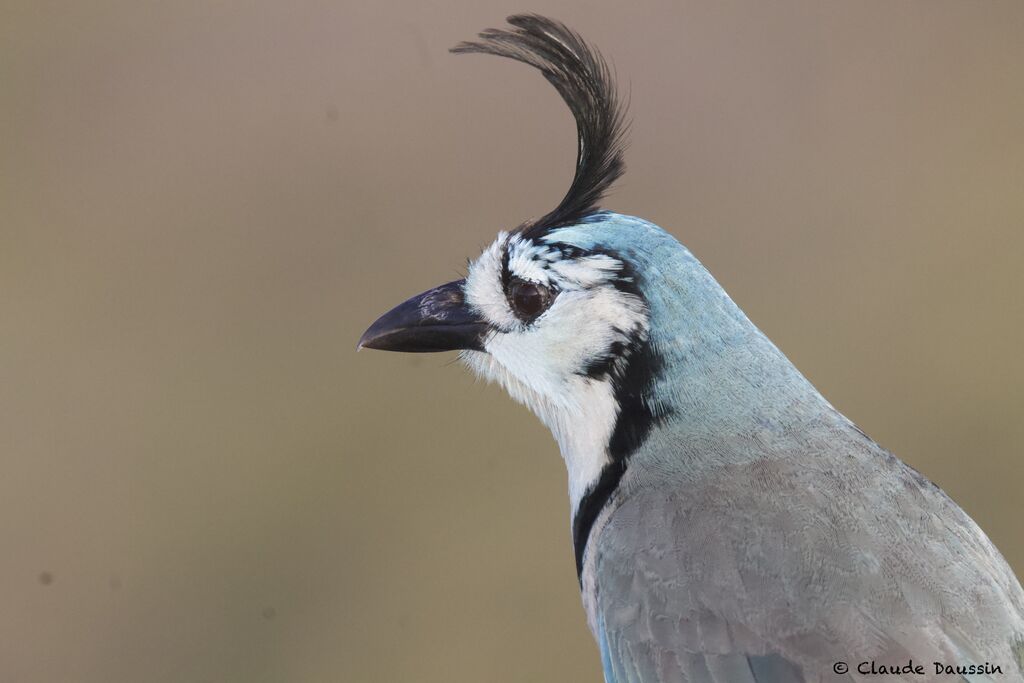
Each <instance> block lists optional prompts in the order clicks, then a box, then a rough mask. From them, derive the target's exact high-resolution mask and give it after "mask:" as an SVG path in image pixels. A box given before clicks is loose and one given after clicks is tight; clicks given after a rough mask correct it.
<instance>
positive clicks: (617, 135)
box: [451, 14, 626, 235]
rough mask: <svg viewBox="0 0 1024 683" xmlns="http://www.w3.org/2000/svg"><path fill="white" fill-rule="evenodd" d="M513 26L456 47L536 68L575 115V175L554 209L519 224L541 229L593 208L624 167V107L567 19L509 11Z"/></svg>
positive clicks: (608, 74) (526, 229)
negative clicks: (564, 20) (523, 223)
mask: <svg viewBox="0 0 1024 683" xmlns="http://www.w3.org/2000/svg"><path fill="white" fill-rule="evenodd" d="M507 21H508V23H509V24H511V25H512V26H513V27H514V28H513V29H493V28H492V29H487V30H486V31H483V32H482V33H480V40H479V41H478V42H464V43H459V44H458V45H456V46H455V47H453V48H452V49H451V51H452V52H455V53H465V52H478V53H484V54H491V55H498V56H499V57H508V58H509V59H514V60H516V61H519V62H523V63H524V64H529V65H530V66H532V67H534V68H535V69H538V70H539V71H540V72H541V73H542V74H544V77H545V78H547V79H548V81H549V82H550V83H551V84H552V85H553V86H555V89H556V90H557V91H558V94H559V95H561V96H562V99H563V100H565V103H566V104H567V105H568V106H569V109H570V111H572V115H573V117H574V118H575V119H576V133H577V140H578V148H577V152H576V175H575V176H574V177H573V179H572V185H571V186H570V187H569V191H568V192H566V193H565V197H563V198H562V201H561V203H559V205H558V206H557V207H555V209H554V211H551V212H550V213H548V214H546V215H545V216H543V217H542V218H540V219H538V220H536V221H533V222H531V223H529V224H527V225H526V226H524V228H523V230H524V232H525V233H526V234H528V235H529V234H531V233H541V232H544V231H546V230H548V229H550V228H554V227H558V226H562V225H570V224H572V223H575V222H578V221H579V220H580V219H582V218H583V217H585V216H587V215H588V214H590V213H593V212H594V211H596V210H597V208H598V206H597V205H598V202H600V201H601V198H602V197H603V196H604V194H605V192H607V191H608V189H609V188H610V187H611V185H612V183H614V182H615V180H616V179H617V178H618V177H619V176H621V175H622V173H623V171H625V164H624V162H623V160H622V152H623V147H624V145H625V130H626V125H625V118H624V107H622V106H621V105H620V103H619V101H618V97H617V95H616V91H615V83H614V81H613V80H612V77H611V72H610V70H609V69H608V64H607V63H606V62H605V61H604V59H603V58H602V57H601V55H600V53H599V52H598V51H597V50H596V49H594V48H592V47H590V46H589V45H587V44H586V43H585V42H584V41H583V39H582V38H581V37H580V36H579V35H577V34H576V33H575V32H574V31H573V30H572V29H570V28H569V27H567V26H566V25H565V24H562V23H560V22H557V21H555V20H553V19H548V18H546V17H542V16H539V15H536V14H517V15H515V16H511V17H508V19H507Z"/></svg>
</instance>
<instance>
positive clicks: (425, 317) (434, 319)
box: [356, 280, 487, 353]
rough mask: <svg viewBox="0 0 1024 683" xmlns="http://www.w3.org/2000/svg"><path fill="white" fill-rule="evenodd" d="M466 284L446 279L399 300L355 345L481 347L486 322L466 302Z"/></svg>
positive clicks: (419, 350)
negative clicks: (403, 300) (406, 299)
mask: <svg viewBox="0 0 1024 683" xmlns="http://www.w3.org/2000/svg"><path fill="white" fill-rule="evenodd" d="M465 284H466V281H465V280H456V281H455V282H449V283H448V284H446V285H441V286H440V287H435V288H434V289H431V290H430V291H427V292H423V293H422V294H420V295H418V296H414V297H413V298H411V299H409V300H408V301H406V302H404V303H401V304H398V305H397V306H395V307H394V308H392V309H391V310H390V311H388V312H387V313H385V314H384V315H382V316H381V317H380V318H378V319H377V322H375V323H373V324H372V325H370V329H368V330H366V332H364V333H363V336H362V337H361V338H360V339H359V344H358V345H357V346H356V349H357V350H358V349H361V348H363V347H366V348H368V349H380V350H381V351H405V352H411V353H426V352H433V351H456V350H461V349H471V350H474V351H483V338H484V333H485V332H486V331H487V323H485V322H484V321H483V320H481V319H480V316H478V315H476V314H475V313H473V312H472V311H470V310H469V307H467V306H466V299H465V295H464V294H463V287H464V285H465Z"/></svg>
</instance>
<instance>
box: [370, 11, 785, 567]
mask: <svg viewBox="0 0 1024 683" xmlns="http://www.w3.org/2000/svg"><path fill="white" fill-rule="evenodd" d="M508 21H509V23H510V24H511V26H512V28H511V29H503V30H497V29H491V30H487V31H484V32H483V33H481V34H480V40H479V41H477V42H467V43H461V44H459V45H457V46H456V47H455V48H453V50H452V51H453V52H456V53H485V54H492V55H498V56H502V57H507V58H510V59H514V60H517V61H519V62H523V63H526V64H529V65H530V66H533V67H534V68H536V69H538V70H539V71H540V72H541V73H542V74H543V75H544V76H545V77H546V78H547V80H548V81H549V82H550V83H551V84H552V85H553V86H554V87H555V89H556V90H557V91H558V92H559V94H560V95H561V96H562V99H563V100H565V102H566V104H567V105H568V107H569V109H570V111H571V112H572V114H573V116H574V118H575V120H576V128H577V133H578V149H577V160H576V172H575V175H574V177H573V181H572V184H571V186H570V187H569V190H568V191H567V192H566V194H565V197H564V198H563V199H562V201H561V202H560V203H559V204H558V206H557V207H555V209H554V210H552V211H551V212H549V213H548V214H546V215H544V216H543V217H542V218H539V219H537V220H533V221H529V222H526V223H524V224H522V225H520V226H519V227H517V228H516V229H514V230H510V231H506V232H501V233H499V234H498V237H497V239H495V240H494V242H493V243H491V244H490V246H488V247H487V248H486V249H485V250H484V251H483V253H482V254H481V255H480V256H479V257H478V258H476V259H475V260H473V261H472V262H471V263H470V265H469V270H468V274H467V276H466V278H465V279H463V280H458V281H455V282H450V283H447V284H445V285H441V286H440V287H436V288H434V289H431V290H429V291H427V292H424V293H423V294H420V295H418V296H415V297H413V298H411V299H409V300H408V301H406V302H405V303H402V304H400V305H399V306H397V307H395V308H394V309H392V310H391V311H390V312H388V313H386V314H385V315H383V316H382V317H381V318H380V319H378V320H377V321H376V322H375V323H373V325H372V326H370V328H369V329H368V330H367V331H366V333H365V334H364V335H363V337H362V339H361V340H360V341H359V346H360V347H366V348H373V349H383V350H390V351H407V352H424V351H449V350H458V351H460V352H461V357H462V359H463V361H464V362H465V363H466V364H467V365H468V366H469V367H470V368H472V369H473V370H474V371H476V372H477V373H479V374H480V375H482V376H484V377H485V378H487V379H489V380H493V381H496V382H498V383H500V384H501V385H502V386H504V387H505V389H507V390H508V392H509V393H510V394H511V395H512V397H513V398H515V399H517V400H518V401H520V402H522V403H525V404H526V405H527V406H529V407H530V408H531V409H532V410H533V411H534V412H535V413H536V414H537V415H538V416H539V417H540V419H541V420H542V421H543V422H544V423H545V424H547V425H548V426H549V427H550V428H551V430H552V432H553V434H554V436H555V438H556V440H557V441H558V443H559V446H560V449H561V451H562V455H563V458H564V459H565V461H566V465H567V468H568V470H569V490H570V491H569V492H570V499H571V502H572V505H573V510H574V520H575V521H574V524H575V525H576V526H579V525H580V522H581V519H582V520H583V525H584V526H586V517H587V514H588V513H587V503H586V501H585V500H584V499H585V498H593V497H594V496H595V495H596V496H597V497H596V500H597V501H598V503H600V502H602V501H603V499H602V497H601V495H600V494H601V492H602V491H605V492H607V491H610V490H612V489H614V488H615V486H616V485H617V483H618V481H619V479H620V478H621V476H622V473H623V471H624V469H625V467H626V461H627V459H628V458H629V457H630V456H631V455H632V454H633V453H634V452H636V451H637V450H638V449H639V448H640V447H641V446H642V445H643V444H644V443H645V441H647V440H648V439H649V438H650V437H651V434H652V433H653V432H654V431H655V430H656V428H658V427H659V426H661V425H663V424H664V423H665V422H666V421H668V420H670V419H671V418H672V417H673V415H676V414H678V413H681V412H683V413H687V414H689V415H691V416H693V420H691V423H692V424H694V425H697V426H699V425H700V424H701V423H703V424H707V425H711V423H713V422H715V421H716V420H718V421H724V422H727V421H728V420H731V419H738V418H737V417H736V416H737V415H740V414H741V413H743V411H744V410H745V408H744V406H747V407H750V406H754V405H755V404H757V403H758V401H757V400H756V399H755V398H754V397H755V395H756V394H758V393H768V392H771V391H772V390H773V389H778V388H779V387H783V388H784V386H785V385H793V384H794V382H795V383H799V382H800V380H801V379H802V378H799V376H798V374H797V375H796V377H797V379H794V376H793V375H794V373H795V370H793V369H792V368H791V366H790V365H789V364H788V362H787V361H785V359H784V357H782V356H781V354H780V353H778V351H777V350H776V349H775V347H774V346H772V345H771V343H770V342H769V341H768V340H767V339H765V338H764V337H763V335H761V334H760V332H759V331H758V330H757V328H756V327H755V326H754V325H753V324H752V323H750V321H749V320H748V319H747V318H746V316H744V314H743V313H742V312H741V311H740V310H739V308H738V307H737V306H736V305H735V304H734V303H733V302H732V300H731V299H730V298H729V297H728V295H726V293H725V292H724V290H723V289H722V288H721V287H720V286H719V285H718V283H717V282H716V281H715V280H714V279H713V278H712V277H711V275H710V274H709V273H708V271H707V270H706V269H705V268H704V267H703V266H702V265H701V264H700V263H699V262H698V261H697V260H696V259H695V258H694V257H693V256H692V255H691V254H690V252H689V251H688V250H687V249H686V248H685V247H683V246H682V245H681V244H680V243H679V242H678V241H676V239H675V238H674V237H672V236H671V235H669V234H668V233H667V232H665V231H664V230H662V229H661V228H659V227H657V226H655V225H653V224H652V223H649V222H647V221H645V220H642V219H639V218H634V217H631V216H626V215H622V214H617V213H612V212H608V211H602V210H599V208H598V203H599V201H600V200H601V198H602V197H603V196H604V194H605V193H606V191H607V190H608V189H609V187H610V186H611V185H612V183H613V182H614V181H615V180H616V179H617V178H618V177H619V176H620V175H621V174H622V172H623V170H624V165H623V160H622V156H623V143H624V131H625V122H624V113H623V111H624V108H623V106H622V104H621V103H620V101H619V99H618V97H617V96H616V90H615V85H614V83H613V81H612V78H611V75H610V71H609V69H608V66H607V64H606V63H605V61H604V60H603V59H602V57H601V56H600V54H599V53H598V52H597V51H596V50H595V49H593V48H592V47H590V46H589V45H587V44H586V43H585V42H584V41H583V40H582V39H581V38H580V37H579V36H578V35H577V34H576V33H574V32H573V31H571V30H570V29H568V28H567V27H566V26H564V25H563V24H560V23H558V22H555V21H552V20H550V19H546V18H543V17H539V16H535V15H526V16H513V17H510V18H509V19H508ZM775 395H776V398H777V397H778V396H779V395H780V394H778V392H777V391H776V394H775ZM776 402H777V401H776ZM762 403H763V404H764V405H769V406H770V405H772V404H773V401H764V402H762ZM752 412H753V411H752V410H747V413H751V414H752ZM769 417H770V416H769ZM750 419H751V420H756V419H760V420H762V421H764V422H767V421H768V418H766V417H765V416H764V415H761V416H759V417H751V418H750ZM712 426H713V425H712ZM709 428H710V427H709ZM595 509H599V505H598V506H597V507H596V508H595ZM590 521H593V520H592V519H591V520H590ZM578 547H579V546H578ZM577 559H579V558H577Z"/></svg>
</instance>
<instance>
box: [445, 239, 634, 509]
mask: <svg viewBox="0 0 1024 683" xmlns="http://www.w3.org/2000/svg"><path fill="white" fill-rule="evenodd" d="M630 284H631V282H630V280H629V276H628V274H627V273H626V272H625V271H624V264H623V263H622V262H621V261H619V260H617V259H615V258H613V257H611V256H609V255H606V254H591V255H587V254H580V253H579V252H578V250H572V249H570V248H563V247H560V246H559V245H557V244H547V243H540V244H538V243H535V242H533V241H530V240H527V239H523V238H522V237H521V236H520V235H518V234H516V233H512V234H508V233H501V234H500V235H499V236H498V239H497V240H495V242H494V243H493V244H491V246H489V247H488V248H487V249H486V250H485V251H484V252H483V254H481V255H480V257H479V258H478V259H477V260H476V261H474V262H473V263H471V264H470V267H469V274H468V276H467V277H466V290H465V295H466V303H467V304H468V305H469V306H470V307H472V308H473V309H475V310H476V311H477V312H478V313H479V314H481V315H482V316H483V318H484V319H485V320H486V321H487V322H488V323H489V324H490V326H491V328H492V331H491V332H490V333H489V334H488V336H487V338H486V340H485V342H484V352H478V351H466V352H463V354H462V358H463V360H464V361H465V362H466V364H467V365H468V366H469V367H470V368H472V369H473V370H474V371H475V372H477V373H478V374H480V375H482V376H483V377H485V378H487V379H488V380H492V381H497V382H498V383H500V384H501V385H502V386H504V387H505V389H506V390H507V391H508V392H509V394H510V395H511V396H512V397H513V398H514V399H516V400H517V401H519V402H521V403H524V404H526V405H527V406H528V407H529V408H530V409H531V410H533V412H534V413H536V414H537V416H538V417H539V418H540V419H541V420H542V421H543V422H544V423H545V424H546V425H547V426H548V427H549V428H550V429H551V430H552V432H553V433H554V436H555V438H556V440H557V441H558V443H559V446H560V447H561V450H562V455H563V457H564V458H565V461H566V465H567V467H568V469H569V488H570V499H571V501H572V505H573V509H575V506H576V504H577V503H578V502H579V499H580V497H581V496H582V495H583V493H584V492H585V490H586V488H587V486H589V485H590V484H591V483H593V482H594V481H595V480H596V479H597V477H598V476H599V475H600V472H601V468H602V467H603V466H604V464H605V463H607V462H608V460H609V458H608V453H607V445H608V441H609V438H610V437H611V433H612V430H613V429H614V427H615V420H616V417H617V416H618V410H619V407H618V404H617V402H616V399H615V380H616V378H617V377H618V376H619V375H620V373H621V371H622V369H623V368H624V366H625V363H626V361H627V360H628V355H629V353H630V350H631V349H633V348H635V347H636V346H637V345H638V344H642V343H643V342H644V341H646V339H647V324H648V312H647V306H646V305H645V303H644V301H643V299H642V298H640V297H639V296H637V295H636V294H635V293H631V292H630V291H628V290H631V289H633V288H632V287H631V286H629V285H630ZM524 293H525V294H524ZM538 294H539V295H540V296H538ZM522 304H525V305H522ZM538 309H539V310H538Z"/></svg>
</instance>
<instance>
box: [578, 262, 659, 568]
mask: <svg viewBox="0 0 1024 683" xmlns="http://www.w3.org/2000/svg"><path fill="white" fill-rule="evenodd" d="M608 255H609V256H612V257H613V258H615V259H616V260H618V261H619V262H620V263H622V270H621V271H620V272H619V276H618V278H616V280H615V281H614V285H615V287H616V288H617V289H619V290H620V291H623V292H626V293H629V294H632V295H634V296H637V297H640V298H641V299H642V298H643V296H642V295H641V293H640V289H641V288H640V283H639V282H638V278H637V276H636V273H635V272H634V271H633V269H632V268H631V267H630V266H629V262H628V261H626V260H625V259H623V258H622V257H621V256H619V255H617V254H613V253H609V254H608ZM662 365H663V363H662V359H661V357H660V356H659V355H658V354H657V353H655V351H654V349H652V348H651V345H650V342H649V341H648V340H646V339H644V340H639V339H635V340H634V341H632V342H631V343H630V344H619V346H616V345H615V344H613V345H612V346H611V347H610V348H609V350H608V352H607V353H605V354H602V356H600V358H599V359H597V360H595V361H593V362H592V363H591V364H590V365H588V366H587V368H585V370H584V373H583V374H586V375H587V376H588V377H591V378H592V379H602V378H606V377H607V378H610V381H611V383H612V388H613V391H614V396H615V401H616V403H617V404H618V406H619V414H618V417H617V418H616V420H615V428H614V429H613V430H612V436H611V439H610V440H609V442H608V455H609V456H610V458H611V462H609V463H608V464H607V465H605V468H604V470H602V472H601V476H600V477H599V478H598V480H597V482H596V483H595V484H594V485H593V486H591V487H590V488H589V489H588V490H587V492H586V493H585V494H584V495H583V498H582V499H581V500H580V504H579V507H578V508H577V509H576V515H575V516H574V518H573V546H574V548H575V551H576V575H577V577H578V578H579V579H580V582H581V583H582V581H583V559H584V556H585V552H586V549H587V541H588V540H589V537H590V531H591V529H592V528H593V526H594V522H595V521H596V520H597V517H598V515H599V514H600V513H601V510H603V509H604V507H605V505H606V504H607V503H608V501H609V500H610V499H611V498H612V496H613V495H614V494H615V491H616V490H617V488H618V485H619V482H620V481H621V479H622V477H623V475H624V474H625V473H626V469H627V468H628V466H629V458H630V456H631V455H633V453H635V452H636V451H637V450H638V449H639V448H640V446H642V445H643V443H644V441H646V440H647V437H648V436H649V435H650V432H651V429H652V428H653V427H654V426H656V425H657V424H659V423H661V422H662V421H664V420H665V418H666V417H668V412H666V411H665V410H664V409H663V408H662V409H659V410H656V409H655V407H654V406H652V405H651V404H650V403H649V402H648V401H647V400H646V397H647V396H650V395H651V393H652V389H653V385H654V382H655V380H657V378H658V377H659V376H660V375H661V371H662Z"/></svg>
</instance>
